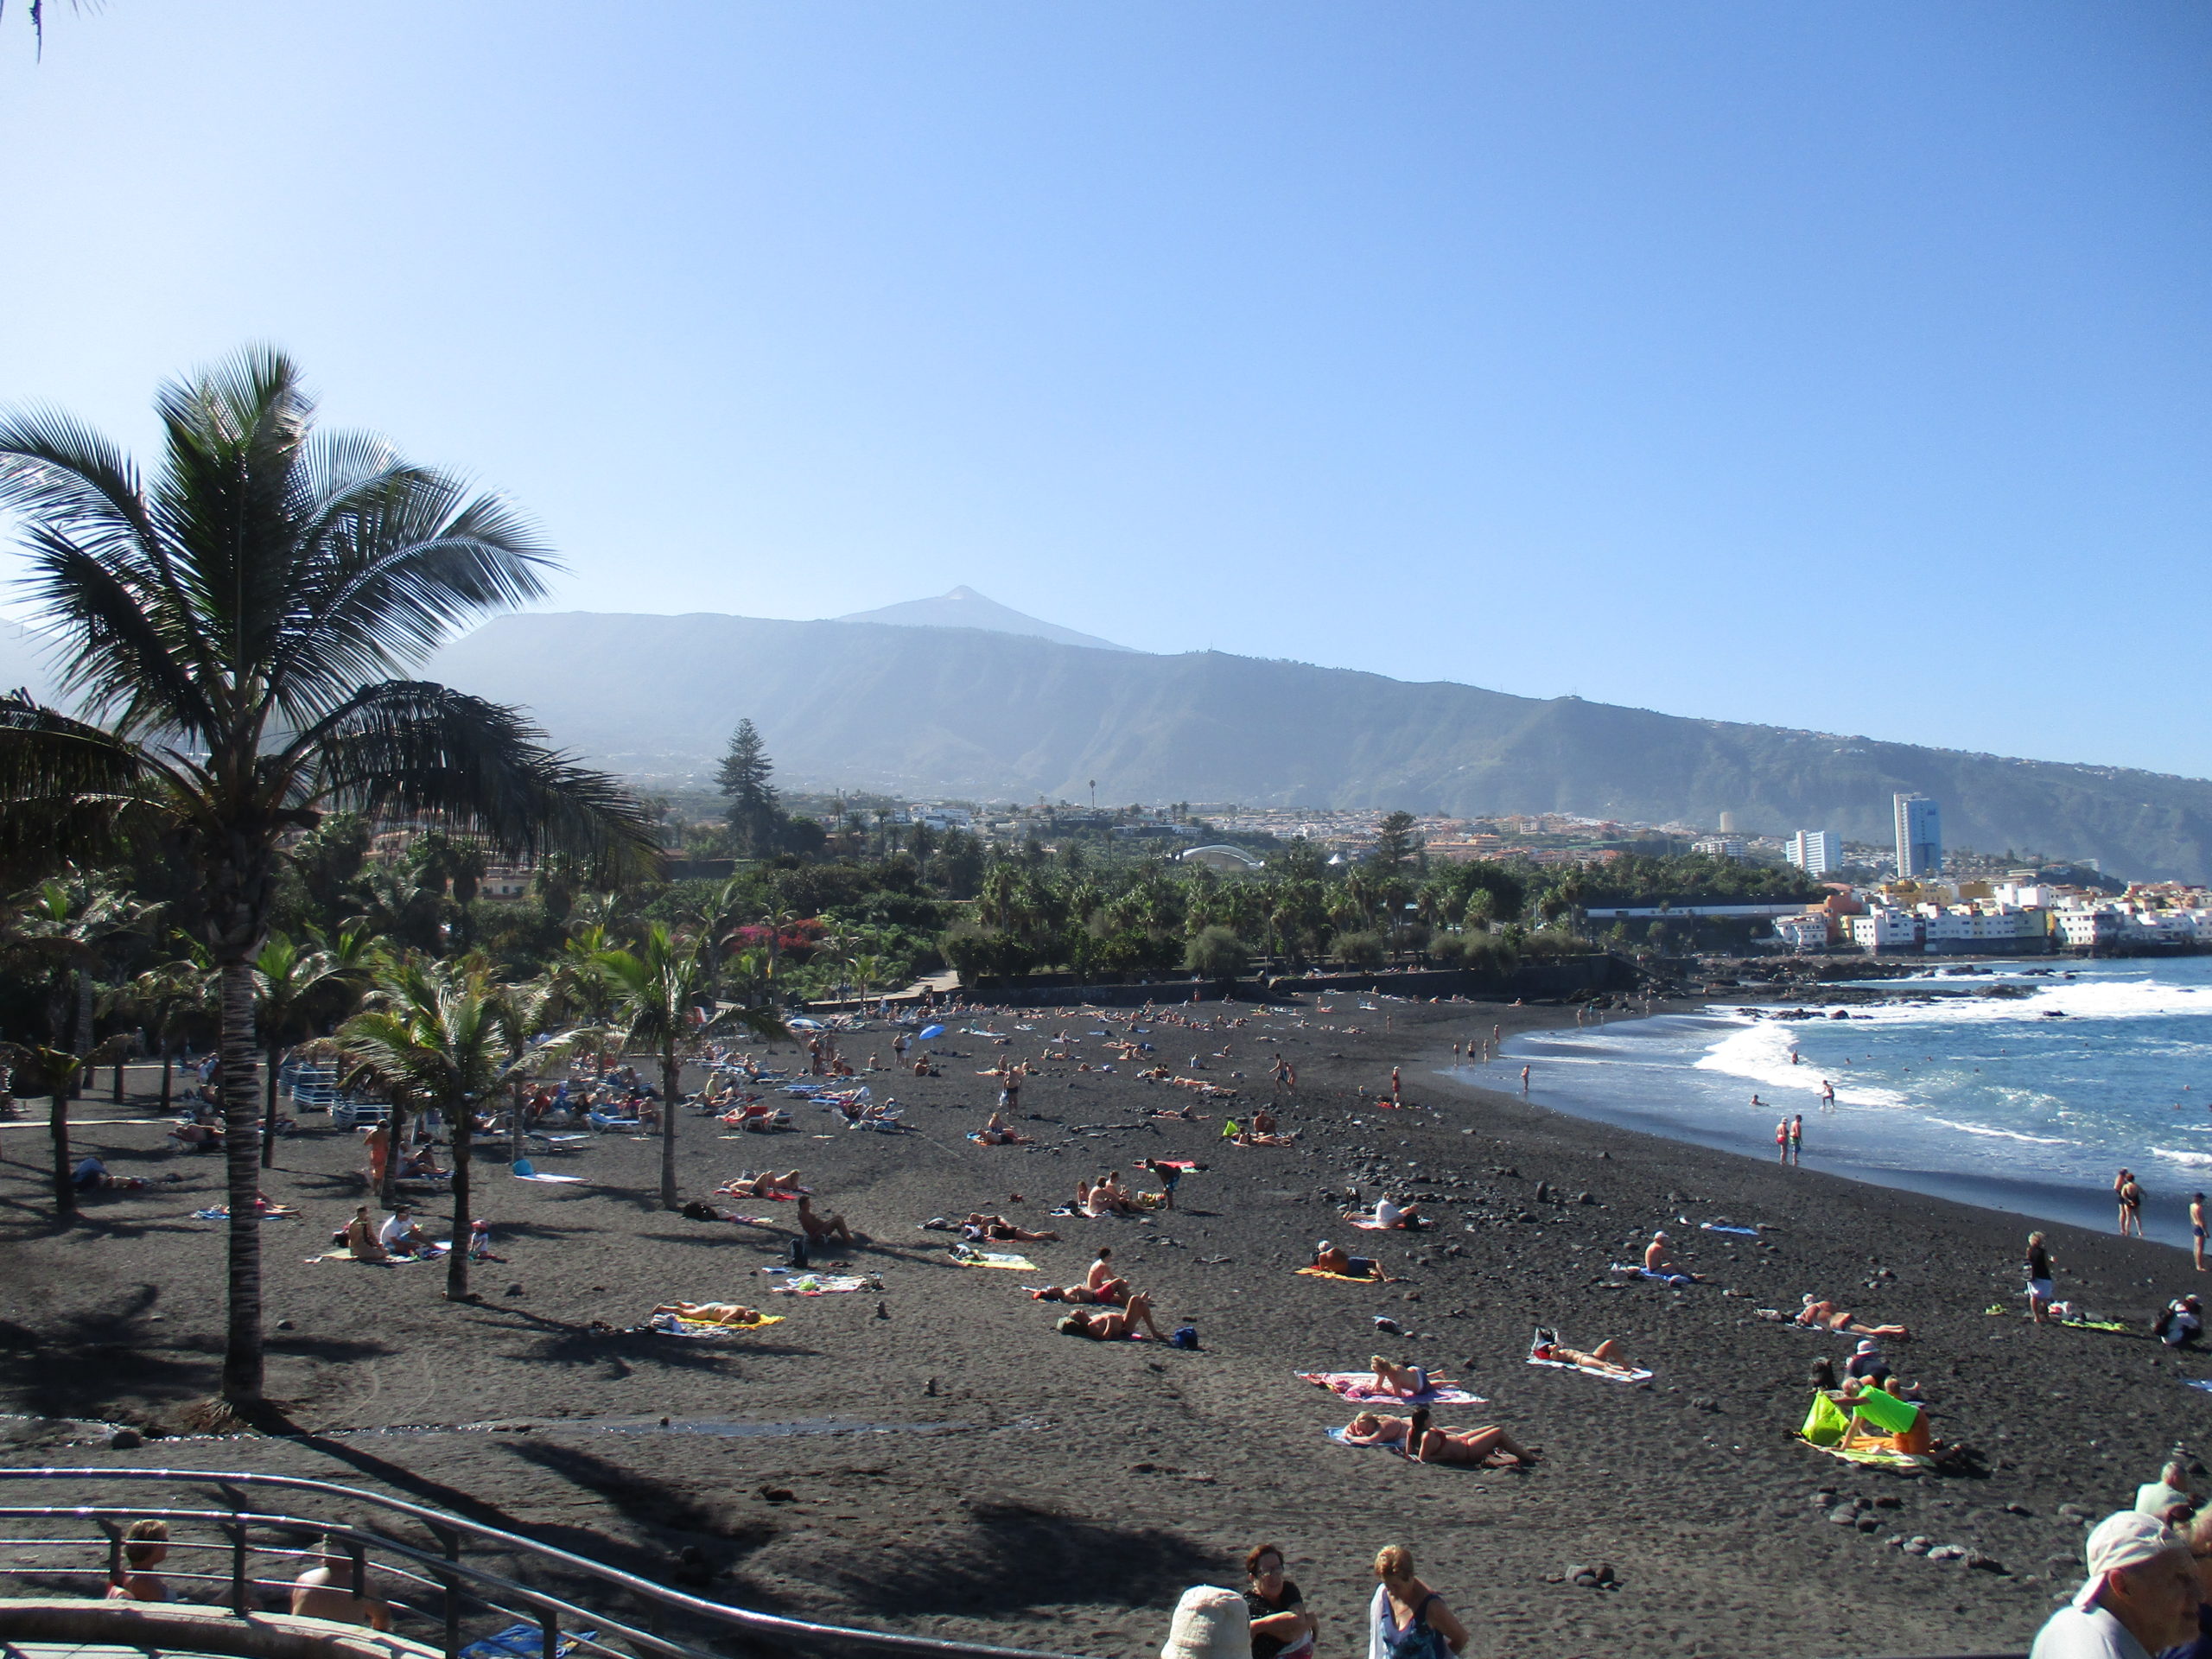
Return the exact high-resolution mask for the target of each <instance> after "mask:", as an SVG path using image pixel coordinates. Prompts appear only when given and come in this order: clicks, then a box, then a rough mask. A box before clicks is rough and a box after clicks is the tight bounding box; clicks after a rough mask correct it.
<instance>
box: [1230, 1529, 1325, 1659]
mask: <svg viewBox="0 0 2212 1659" xmlns="http://www.w3.org/2000/svg"><path fill="white" fill-rule="evenodd" d="M1244 1577H1245V1581H1246V1584H1247V1586H1248V1587H1247V1588H1246V1590H1245V1592H1244V1605H1245V1606H1246V1607H1248V1608H1249V1609H1250V1610H1251V1613H1252V1659H1313V1630H1314V1625H1313V1615H1312V1614H1310V1613H1308V1612H1307V1611H1306V1598H1305V1597H1304V1596H1302V1595H1300V1593H1299V1589H1298V1586H1296V1585H1295V1584H1293V1583H1292V1582H1291V1581H1290V1580H1288V1579H1287V1578H1285V1577H1284V1576H1283V1573H1282V1551H1281V1549H1280V1548H1277V1547H1276V1546H1274V1544H1260V1545H1257V1546H1255V1548H1253V1550H1252V1551H1251V1553H1250V1554H1248V1555H1246V1556H1245V1557H1244Z"/></svg>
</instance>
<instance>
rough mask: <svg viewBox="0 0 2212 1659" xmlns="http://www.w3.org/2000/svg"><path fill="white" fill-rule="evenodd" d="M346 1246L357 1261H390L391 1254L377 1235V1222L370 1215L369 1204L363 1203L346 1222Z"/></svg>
mask: <svg viewBox="0 0 2212 1659" xmlns="http://www.w3.org/2000/svg"><path fill="white" fill-rule="evenodd" d="M346 1249H349V1250H351V1251H352V1252H353V1259H354V1260H355V1261H356V1262H389V1261H391V1255H390V1254H389V1253H388V1252H387V1251H386V1250H385V1247H384V1245H383V1243H382V1242H381V1241H379V1240H378V1237H377V1224H376V1223H375V1222H374V1221H373V1220H372V1219H371V1218H370V1217H369V1206H368V1205H362V1206H361V1207H360V1208H359V1209H358V1210H356V1211H354V1212H353V1220H351V1221H349V1222H347V1223H346Z"/></svg>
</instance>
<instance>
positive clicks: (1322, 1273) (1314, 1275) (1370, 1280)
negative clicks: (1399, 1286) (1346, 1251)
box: [1298, 1268, 1384, 1285]
mask: <svg viewBox="0 0 2212 1659" xmlns="http://www.w3.org/2000/svg"><path fill="white" fill-rule="evenodd" d="M1298 1271H1299V1272H1300V1273H1302V1274H1305V1275H1306V1277H1307V1278H1309V1279H1333V1280H1335V1281H1337V1282H1338V1284H1340V1285H1379V1284H1382V1283H1383V1282H1384V1281H1383V1280H1380V1279H1377V1278H1376V1277H1374V1276H1373V1275H1372V1274H1370V1275H1369V1276H1368V1277H1366V1278H1364V1279H1355V1278H1353V1277H1352V1275H1351V1274H1348V1273H1331V1272H1330V1271H1329V1270H1328V1269H1327V1268H1299V1269H1298Z"/></svg>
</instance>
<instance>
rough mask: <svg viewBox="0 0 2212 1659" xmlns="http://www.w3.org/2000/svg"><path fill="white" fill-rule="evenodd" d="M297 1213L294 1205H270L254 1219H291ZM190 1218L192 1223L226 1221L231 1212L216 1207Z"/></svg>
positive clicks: (195, 1212) (198, 1211) (222, 1207)
mask: <svg viewBox="0 0 2212 1659" xmlns="http://www.w3.org/2000/svg"><path fill="white" fill-rule="evenodd" d="M299 1213H300V1212H299V1209H298V1207H297V1206H296V1205H289V1204H272V1205H270V1206H269V1207H268V1208H267V1209H265V1210H262V1211H257V1212H256V1214H255V1216H254V1219H255V1220H257V1221H268V1220H271V1219H273V1218H292V1217H297V1216H298V1215H299ZM192 1218H193V1219H194V1221H228V1220H229V1219H230V1218H231V1211H230V1208H229V1206H228V1205H215V1206H214V1207H213V1208H212V1209H207V1210H195V1211H193V1212H192Z"/></svg>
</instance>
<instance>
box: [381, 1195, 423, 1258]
mask: <svg viewBox="0 0 2212 1659" xmlns="http://www.w3.org/2000/svg"><path fill="white" fill-rule="evenodd" d="M377 1243H379V1244H381V1245H383V1246H384V1248H385V1254H387V1255H429V1254H430V1252H431V1251H432V1250H433V1249H435V1248H436V1241H435V1239H433V1238H432V1237H431V1236H429V1234H428V1233H426V1232H424V1231H423V1230H422V1229H421V1228H420V1227H417V1226H416V1224H415V1206H414V1205H411V1204H401V1205H393V1206H392V1211H391V1215H389V1216H387V1217H385V1224H384V1225H383V1226H382V1227H379V1228H378V1230H377Z"/></svg>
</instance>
